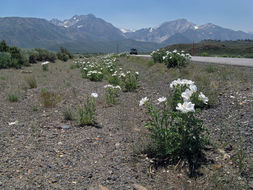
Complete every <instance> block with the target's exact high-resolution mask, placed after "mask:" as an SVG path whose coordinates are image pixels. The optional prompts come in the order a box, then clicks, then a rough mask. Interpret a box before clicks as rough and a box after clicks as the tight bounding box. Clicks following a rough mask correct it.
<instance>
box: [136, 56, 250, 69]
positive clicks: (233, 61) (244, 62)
mask: <svg viewBox="0 0 253 190" xmlns="http://www.w3.org/2000/svg"><path fill="white" fill-rule="evenodd" d="M136 56H140V57H151V56H150V55H136ZM191 60H192V61H195V62H201V63H217V64H225V65H236V66H243V67H253V59H248V58H224V57H200V56H192V58H191Z"/></svg>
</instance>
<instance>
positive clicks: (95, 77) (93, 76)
mask: <svg viewBox="0 0 253 190" xmlns="http://www.w3.org/2000/svg"><path fill="white" fill-rule="evenodd" d="M103 77H104V75H103V73H102V72H100V71H97V70H92V71H88V73H87V78H89V79H90V80H91V81H95V82H97V81H102V80H103Z"/></svg>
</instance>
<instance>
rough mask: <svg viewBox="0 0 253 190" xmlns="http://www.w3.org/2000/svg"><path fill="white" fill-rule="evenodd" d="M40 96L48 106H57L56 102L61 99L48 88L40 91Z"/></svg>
mask: <svg viewBox="0 0 253 190" xmlns="http://www.w3.org/2000/svg"><path fill="white" fill-rule="evenodd" d="M40 98H41V100H42V104H43V106H44V107H46V108H52V107H55V106H56V104H57V103H58V102H59V101H60V99H61V98H60V96H59V95H58V94H56V93H54V92H49V91H47V90H46V89H45V90H42V91H41V93H40Z"/></svg>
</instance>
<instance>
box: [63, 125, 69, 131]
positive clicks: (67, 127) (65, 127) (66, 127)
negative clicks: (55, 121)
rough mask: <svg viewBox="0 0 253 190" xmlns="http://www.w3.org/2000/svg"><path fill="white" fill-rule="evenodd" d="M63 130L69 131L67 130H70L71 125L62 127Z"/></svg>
mask: <svg viewBox="0 0 253 190" xmlns="http://www.w3.org/2000/svg"><path fill="white" fill-rule="evenodd" d="M61 128H62V129H64V130H67V129H70V128H71V127H70V126H69V125H62V126H61Z"/></svg>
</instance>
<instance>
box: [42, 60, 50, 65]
mask: <svg viewBox="0 0 253 190" xmlns="http://www.w3.org/2000/svg"><path fill="white" fill-rule="evenodd" d="M48 63H49V61H45V62H43V63H41V65H47V64H48Z"/></svg>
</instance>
